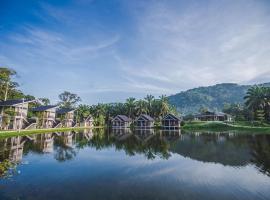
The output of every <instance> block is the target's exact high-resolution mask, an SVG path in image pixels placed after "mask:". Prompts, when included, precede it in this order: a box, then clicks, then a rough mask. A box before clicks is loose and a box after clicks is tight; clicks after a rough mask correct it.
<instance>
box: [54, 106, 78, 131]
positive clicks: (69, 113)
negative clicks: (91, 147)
mask: <svg viewBox="0 0 270 200" xmlns="http://www.w3.org/2000/svg"><path fill="white" fill-rule="evenodd" d="M74 112H75V109H73V108H60V109H57V110H56V118H57V119H59V120H60V123H61V126H62V127H73V126H74V125H75V124H74Z"/></svg>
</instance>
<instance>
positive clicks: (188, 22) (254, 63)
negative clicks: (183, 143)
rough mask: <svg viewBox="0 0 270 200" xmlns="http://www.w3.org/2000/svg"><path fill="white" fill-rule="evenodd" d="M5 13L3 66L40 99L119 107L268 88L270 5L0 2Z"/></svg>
mask: <svg viewBox="0 0 270 200" xmlns="http://www.w3.org/2000/svg"><path fill="white" fill-rule="evenodd" d="M22 2H23V3H22ZM0 12H1V17H0V65H1V66H8V67H11V68H13V69H15V70H17V72H18V74H19V77H18V82H19V83H20V84H21V89H22V90H23V91H24V92H26V93H29V94H32V95H35V96H37V97H49V98H50V99H52V100H53V101H56V100H57V96H58V94H59V93H61V92H62V91H64V90H68V91H71V92H74V93H77V94H79V96H81V97H82V99H83V102H84V103H97V102H116V101H124V100H125V99H126V98H127V97H129V96H133V97H136V98H141V97H143V96H145V95H146V94H149V93H151V94H153V95H156V96H158V95H160V94H167V95H170V94H174V93H177V92H179V91H182V90H186V89H190V88H193V87H197V86H207V85H212V84H216V83H222V82H235V83H241V84H249V83H261V82H269V81H270V59H269V58H270V2H269V1H267V0H264V1H263V0H219V1H217V0H205V1H200V0H197V1H195V0H186V1H182V0H167V1H165V0H147V1H143V0H68V1H63V0H61V1H60V0H58V1H54V0H51V1H36V0H25V1H21V0H0Z"/></svg>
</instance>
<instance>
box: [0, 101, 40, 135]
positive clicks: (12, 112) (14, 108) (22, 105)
mask: <svg viewBox="0 0 270 200" xmlns="http://www.w3.org/2000/svg"><path fill="white" fill-rule="evenodd" d="M34 101H35V100H24V99H15V100H7V101H1V102H0V113H1V114H2V115H1V127H2V128H3V129H13V130H18V129H22V128H24V126H25V125H26V124H28V121H27V113H28V104H29V103H31V102H34ZM5 118H9V120H6V121H5V120H4V119H5Z"/></svg>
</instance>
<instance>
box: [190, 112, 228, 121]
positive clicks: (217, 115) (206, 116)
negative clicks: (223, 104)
mask: <svg viewBox="0 0 270 200" xmlns="http://www.w3.org/2000/svg"><path fill="white" fill-rule="evenodd" d="M194 120H198V121H232V117H231V115H229V114H226V113H223V112H210V111H206V112H203V113H201V114H198V115H195V116H194Z"/></svg>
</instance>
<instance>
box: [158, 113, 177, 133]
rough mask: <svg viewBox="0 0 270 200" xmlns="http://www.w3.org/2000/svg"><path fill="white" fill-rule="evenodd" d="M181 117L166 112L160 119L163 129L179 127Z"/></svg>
mask: <svg viewBox="0 0 270 200" xmlns="http://www.w3.org/2000/svg"><path fill="white" fill-rule="evenodd" d="M180 126H181V119H180V118H179V117H177V116H175V115H173V114H167V115H166V116H165V117H164V118H163V119H162V127H163V129H180Z"/></svg>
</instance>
